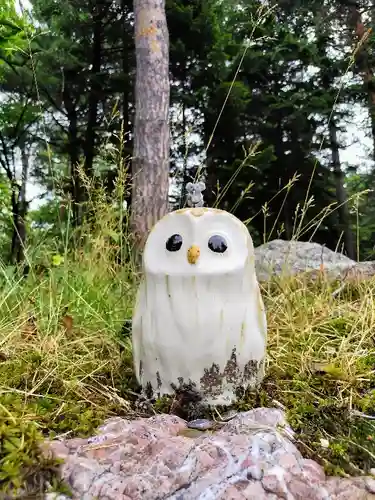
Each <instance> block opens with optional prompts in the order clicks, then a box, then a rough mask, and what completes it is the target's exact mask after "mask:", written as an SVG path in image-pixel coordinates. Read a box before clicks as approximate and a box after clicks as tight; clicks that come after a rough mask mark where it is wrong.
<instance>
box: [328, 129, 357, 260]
mask: <svg viewBox="0 0 375 500" xmlns="http://www.w3.org/2000/svg"><path fill="white" fill-rule="evenodd" d="M329 138H330V142H331V150H332V167H333V172H334V176H335V184H336V198H337V203H338V204H339V208H338V214H339V221H340V228H341V230H342V232H343V234H344V244H345V250H346V253H347V255H348V257H349V258H350V259H353V260H354V259H355V258H356V255H355V245H354V239H353V234H352V231H351V228H350V215H349V209H348V198H347V194H346V189H345V186H344V180H345V174H344V172H343V171H342V169H341V163H340V153H339V145H338V141H337V127H336V124H335V121H334V120H333V119H331V120H330V121H329Z"/></svg>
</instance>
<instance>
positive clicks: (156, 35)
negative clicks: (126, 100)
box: [131, 0, 170, 250]
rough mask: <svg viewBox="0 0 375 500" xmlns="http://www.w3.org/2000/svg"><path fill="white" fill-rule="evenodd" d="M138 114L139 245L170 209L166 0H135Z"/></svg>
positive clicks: (135, 190)
mask: <svg viewBox="0 0 375 500" xmlns="http://www.w3.org/2000/svg"><path fill="white" fill-rule="evenodd" d="M134 14H135V23H134V24H135V26H134V27H135V50H136V83H135V108H136V110H135V120H134V148H133V161H132V177H133V181H132V182H133V186H132V215H131V227H132V231H133V235H134V238H135V244H136V247H137V249H138V250H141V249H142V248H143V246H144V243H145V240H146V238H147V235H148V233H149V231H150V229H151V228H152V226H153V225H154V224H155V223H156V222H157V221H158V220H159V219H160V218H161V217H162V216H163V215H165V214H166V213H167V211H168V188H169V147H170V145H169V142H170V131H169V99H170V89H169V34H168V27H167V21H166V15H165V1H164V0H134Z"/></svg>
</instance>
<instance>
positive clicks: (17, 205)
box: [11, 144, 29, 264]
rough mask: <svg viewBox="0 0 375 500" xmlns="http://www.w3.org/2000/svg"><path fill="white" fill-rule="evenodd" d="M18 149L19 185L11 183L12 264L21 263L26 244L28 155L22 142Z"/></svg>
mask: <svg viewBox="0 0 375 500" xmlns="http://www.w3.org/2000/svg"><path fill="white" fill-rule="evenodd" d="M20 149H21V164H22V174H21V185H20V186H19V187H18V189H17V188H16V187H15V182H14V183H13V186H12V197H11V200H12V211H13V234H12V248H11V262H12V264H21V263H22V262H23V261H24V259H25V245H26V223H25V218H26V214H27V208H28V206H27V205H28V204H27V201H26V185H27V179H28V171H29V157H28V154H27V151H26V147H25V145H24V144H22V145H21V146H20ZM16 190H17V192H16Z"/></svg>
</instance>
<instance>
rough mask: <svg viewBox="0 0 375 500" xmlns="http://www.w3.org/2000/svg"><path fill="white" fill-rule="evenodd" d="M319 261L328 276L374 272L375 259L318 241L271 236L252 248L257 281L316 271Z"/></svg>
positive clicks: (349, 275) (318, 267)
mask: <svg viewBox="0 0 375 500" xmlns="http://www.w3.org/2000/svg"><path fill="white" fill-rule="evenodd" d="M321 264H323V268H324V271H325V273H326V275H327V276H328V277H329V278H330V279H337V278H343V277H349V278H355V277H360V278H366V277H371V276H374V275H375V261H367V262H366V261H364V262H356V261H354V260H351V259H349V258H348V257H346V256H345V255H343V254H341V253H338V252H333V251H332V250H330V249H328V248H326V247H324V246H322V245H319V244H318V243H310V242H304V241H285V240H273V241H270V242H268V243H265V244H264V245H261V246H259V247H257V248H255V267H256V273H257V277H258V280H259V281H267V280H269V279H270V278H271V277H272V276H274V275H276V276H288V275H295V274H299V273H304V272H309V271H310V272H311V271H319V270H320V268H321Z"/></svg>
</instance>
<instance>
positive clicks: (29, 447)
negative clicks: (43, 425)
mask: <svg viewBox="0 0 375 500" xmlns="http://www.w3.org/2000/svg"><path fill="white" fill-rule="evenodd" d="M42 440H43V435H42V434H41V433H40V432H39V430H38V428H37V424H36V423H35V422H33V421H30V420H28V419H25V418H24V417H20V416H15V415H14V414H13V413H12V408H10V409H9V408H8V407H7V408H6V407H5V406H3V405H2V404H0V491H1V492H2V493H6V494H12V496H13V495H14V493H15V492H16V491H18V492H19V495H18V496H17V498H22V497H23V496H22V495H28V496H32V495H35V497H36V498H38V497H39V496H40V495H41V493H42V492H43V491H45V489H46V485H47V483H50V484H51V483H54V484H55V485H58V484H59V479H58V476H57V470H58V469H57V468H58V466H59V462H58V461H56V460H55V459H51V458H48V457H46V456H45V455H43V454H42V452H41V448H40V444H41V442H42ZM38 495H39V496H38Z"/></svg>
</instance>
